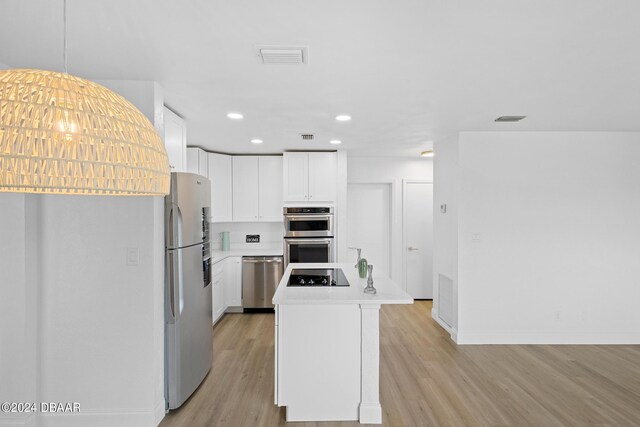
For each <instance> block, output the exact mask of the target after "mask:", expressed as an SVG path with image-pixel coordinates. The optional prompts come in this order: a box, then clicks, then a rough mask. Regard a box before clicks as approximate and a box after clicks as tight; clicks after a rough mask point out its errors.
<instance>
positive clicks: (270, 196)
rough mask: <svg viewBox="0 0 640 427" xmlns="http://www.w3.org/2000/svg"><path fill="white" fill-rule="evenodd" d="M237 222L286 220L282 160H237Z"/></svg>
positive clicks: (234, 187)
mask: <svg viewBox="0 0 640 427" xmlns="http://www.w3.org/2000/svg"><path fill="white" fill-rule="evenodd" d="M233 220H234V221H282V157H280V156H234V157H233Z"/></svg>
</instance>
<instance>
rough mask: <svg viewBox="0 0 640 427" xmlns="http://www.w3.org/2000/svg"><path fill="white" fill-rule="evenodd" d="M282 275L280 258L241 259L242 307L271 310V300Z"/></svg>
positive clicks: (246, 257) (257, 257) (245, 257)
mask: <svg viewBox="0 0 640 427" xmlns="http://www.w3.org/2000/svg"><path fill="white" fill-rule="evenodd" d="M282 274H283V262H282V257H274V256H250V257H249V256H244V257H242V307H243V308H244V309H256V308H273V303H272V302H271V300H272V299H273V294H274V293H275V291H276V288H277V287H278V283H280V279H281V278H282Z"/></svg>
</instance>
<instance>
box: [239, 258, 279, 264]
mask: <svg viewBox="0 0 640 427" xmlns="http://www.w3.org/2000/svg"><path fill="white" fill-rule="evenodd" d="M242 262H250V263H253V264H261V263H276V264H280V263H282V258H247V257H242Z"/></svg>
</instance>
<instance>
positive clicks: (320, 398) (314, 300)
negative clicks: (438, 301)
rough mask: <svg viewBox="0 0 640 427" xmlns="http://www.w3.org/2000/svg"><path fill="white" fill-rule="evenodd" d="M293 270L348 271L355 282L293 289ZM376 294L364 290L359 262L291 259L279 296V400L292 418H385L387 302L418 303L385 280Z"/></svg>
mask: <svg viewBox="0 0 640 427" xmlns="http://www.w3.org/2000/svg"><path fill="white" fill-rule="evenodd" d="M292 268H342V269H343V271H344V273H345V275H346V276H347V279H348V280H349V283H350V285H351V286H349V287H315V288H309V287H304V288H301V287H287V286H286V284H287V282H288V280H289V275H290V273H291V269H292ZM374 278H375V282H374V286H375V287H376V288H377V289H378V293H377V294H376V295H367V294H364V293H363V292H362V289H364V287H365V286H366V280H364V279H360V278H359V277H358V276H357V274H356V272H355V269H354V268H353V266H352V265H348V264H346V265H343V264H290V265H289V266H288V268H287V271H286V272H285V274H284V276H283V278H282V281H281V282H280V285H279V287H278V290H277V291H276V294H275V295H274V298H273V301H274V304H275V305H276V316H275V317H276V321H275V323H276V325H275V331H276V344H275V352H276V357H275V365H276V366H275V403H276V405H278V406H286V407H287V421H346V420H359V421H360V422H361V423H367V424H380V423H382V408H381V406H380V393H379V377H380V338H379V313H380V305H381V304H410V303H412V302H413V300H412V299H411V297H409V295H407V294H406V293H405V292H404V291H402V290H401V289H400V288H399V287H398V286H397V285H396V284H395V283H393V282H392V281H391V280H390V279H388V278H385V277H381V276H379V277H375V275H374Z"/></svg>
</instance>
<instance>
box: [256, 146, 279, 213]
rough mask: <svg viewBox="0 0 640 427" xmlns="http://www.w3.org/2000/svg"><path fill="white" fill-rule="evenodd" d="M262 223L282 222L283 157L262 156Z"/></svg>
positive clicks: (260, 180)
mask: <svg viewBox="0 0 640 427" xmlns="http://www.w3.org/2000/svg"><path fill="white" fill-rule="evenodd" d="M259 159H260V160H259V165H258V174H259V180H258V188H259V190H258V191H259V193H260V195H259V198H260V221H282V218H283V217H282V203H283V200H282V156H260V157H259Z"/></svg>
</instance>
